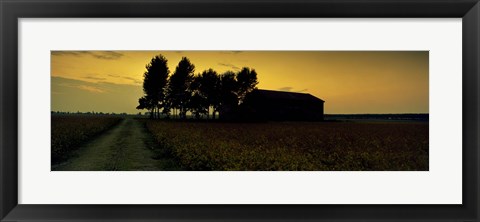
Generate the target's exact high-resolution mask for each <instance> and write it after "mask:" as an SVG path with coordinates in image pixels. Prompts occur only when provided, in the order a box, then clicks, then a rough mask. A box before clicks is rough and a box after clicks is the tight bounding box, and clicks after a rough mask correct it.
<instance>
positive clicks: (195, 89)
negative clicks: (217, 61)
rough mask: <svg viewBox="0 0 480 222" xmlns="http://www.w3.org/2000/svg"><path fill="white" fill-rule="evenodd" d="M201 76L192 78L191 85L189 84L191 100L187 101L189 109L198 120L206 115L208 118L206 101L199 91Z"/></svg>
mask: <svg viewBox="0 0 480 222" xmlns="http://www.w3.org/2000/svg"><path fill="white" fill-rule="evenodd" d="M200 86H201V76H200V75H197V76H194V78H193V81H192V83H191V84H190V92H191V95H192V96H191V98H190V101H189V105H188V107H189V109H190V111H191V112H192V114H193V116H194V117H195V118H196V119H200V118H201V116H203V115H207V118H208V106H209V104H208V101H207V98H206V97H205V96H204V95H203V94H202V92H201V91H200Z"/></svg>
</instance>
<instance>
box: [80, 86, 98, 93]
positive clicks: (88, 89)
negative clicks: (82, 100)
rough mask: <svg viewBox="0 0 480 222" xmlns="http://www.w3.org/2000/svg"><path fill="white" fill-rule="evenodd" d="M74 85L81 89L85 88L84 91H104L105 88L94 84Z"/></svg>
mask: <svg viewBox="0 0 480 222" xmlns="http://www.w3.org/2000/svg"><path fill="white" fill-rule="evenodd" d="M76 87H77V88H79V89H81V90H85V91H88V92H92V93H104V92H105V90H103V89H100V88H97V87H94V86H87V85H78V86H76Z"/></svg>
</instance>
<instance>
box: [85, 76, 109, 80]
mask: <svg viewBox="0 0 480 222" xmlns="http://www.w3.org/2000/svg"><path fill="white" fill-rule="evenodd" d="M83 78H84V79H91V80H106V78H101V77H95V76H84V77H83Z"/></svg>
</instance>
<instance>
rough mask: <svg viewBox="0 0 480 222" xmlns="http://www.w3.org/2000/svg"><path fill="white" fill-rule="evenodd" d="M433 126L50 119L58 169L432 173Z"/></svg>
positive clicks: (53, 151)
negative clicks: (431, 138) (406, 171)
mask: <svg viewBox="0 0 480 222" xmlns="http://www.w3.org/2000/svg"><path fill="white" fill-rule="evenodd" d="M428 132H429V129H428V122H373V123H369V122H271V123H220V122H189V121H185V122H179V121H162V120H146V119H134V118H129V117H127V118H119V117H113V118H112V117H62V118H53V117H52V170H94V171H103V170H218V171H223V170H242V171H243V170H306V171H332V170H341V171H357V170H375V171H384V170H392V171H398V170H428V162H429V161H428V156H429V146H428Z"/></svg>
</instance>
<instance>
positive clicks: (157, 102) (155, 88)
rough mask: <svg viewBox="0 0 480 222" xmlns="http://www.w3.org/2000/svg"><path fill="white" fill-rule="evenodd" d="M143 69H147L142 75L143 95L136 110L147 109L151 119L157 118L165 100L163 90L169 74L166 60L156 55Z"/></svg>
mask: <svg viewBox="0 0 480 222" xmlns="http://www.w3.org/2000/svg"><path fill="white" fill-rule="evenodd" d="M145 68H146V69H147V71H146V72H145V73H144V74H143V93H144V94H145V95H144V96H143V97H142V98H140V99H139V101H138V103H139V105H138V106H137V109H148V110H150V117H151V118H159V117H160V115H159V113H160V109H161V108H162V107H163V101H164V100H165V93H164V90H165V86H166V85H167V78H168V74H169V73H170V70H169V69H168V66H167V59H166V58H165V57H164V56H163V55H157V56H155V57H153V58H152V60H151V61H150V63H149V64H147V65H146V67H145Z"/></svg>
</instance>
